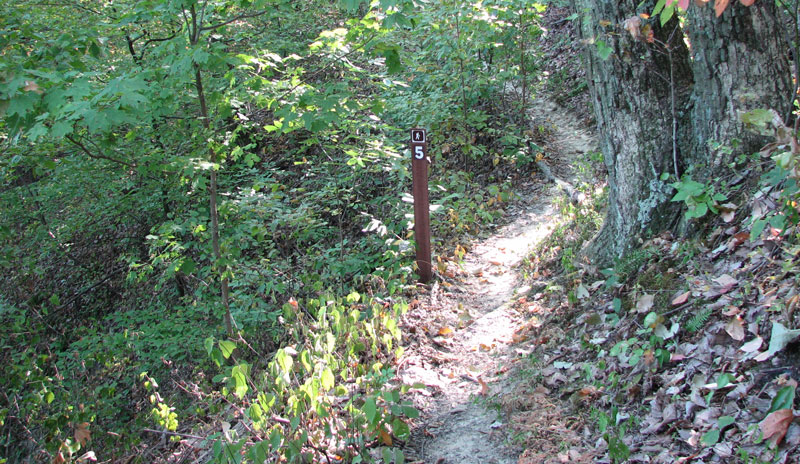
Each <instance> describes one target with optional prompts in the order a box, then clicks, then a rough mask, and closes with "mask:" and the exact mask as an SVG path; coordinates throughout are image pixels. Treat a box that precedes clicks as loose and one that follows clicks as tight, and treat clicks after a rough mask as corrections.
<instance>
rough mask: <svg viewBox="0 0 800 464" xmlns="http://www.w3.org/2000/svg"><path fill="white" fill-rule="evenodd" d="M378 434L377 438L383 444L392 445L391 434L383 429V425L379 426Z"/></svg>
mask: <svg viewBox="0 0 800 464" xmlns="http://www.w3.org/2000/svg"><path fill="white" fill-rule="evenodd" d="M379 435H380V437H379V438H380V440H381V442H382V443H383V444H384V445H386V446H392V436H391V435H389V433H388V432H387V431H386V430H384V429H383V427H381V428H380V431H379Z"/></svg>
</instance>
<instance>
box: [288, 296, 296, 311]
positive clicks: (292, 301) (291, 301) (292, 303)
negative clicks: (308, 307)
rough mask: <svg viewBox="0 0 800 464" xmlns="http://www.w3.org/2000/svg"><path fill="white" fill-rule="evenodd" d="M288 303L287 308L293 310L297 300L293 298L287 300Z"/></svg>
mask: <svg viewBox="0 0 800 464" xmlns="http://www.w3.org/2000/svg"><path fill="white" fill-rule="evenodd" d="M288 303H289V306H291V307H292V308H294V309H297V300H295V299H294V297H291V298H289V301H288Z"/></svg>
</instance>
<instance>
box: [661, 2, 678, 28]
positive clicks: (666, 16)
mask: <svg viewBox="0 0 800 464" xmlns="http://www.w3.org/2000/svg"><path fill="white" fill-rule="evenodd" d="M674 14H675V3H673V4H672V5H670V6H668V7H665V8H664V10H663V11H662V12H661V16H660V19H661V27H664V25H665V24H667V22H668V21H669V20H670V19H672V16H673V15H674Z"/></svg>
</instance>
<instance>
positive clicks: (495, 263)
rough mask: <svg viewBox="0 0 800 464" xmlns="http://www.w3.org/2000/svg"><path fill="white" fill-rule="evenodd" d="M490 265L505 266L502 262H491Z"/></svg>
mask: <svg viewBox="0 0 800 464" xmlns="http://www.w3.org/2000/svg"><path fill="white" fill-rule="evenodd" d="M489 264H491V265H492V266H502V265H503V263H501V262H500V261H489Z"/></svg>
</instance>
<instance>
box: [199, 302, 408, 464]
mask: <svg viewBox="0 0 800 464" xmlns="http://www.w3.org/2000/svg"><path fill="white" fill-rule="evenodd" d="M301 308H302V309H301ZM283 309H284V311H283V315H284V317H285V318H286V319H285V320H286V322H287V324H288V326H289V328H288V336H289V337H290V340H292V341H293V342H294V343H292V344H290V345H288V346H287V347H285V348H282V349H279V350H278V351H277V352H276V353H275V356H274V357H273V359H272V360H271V361H270V362H269V363H268V365H267V367H266V368H265V370H264V373H263V374H262V375H259V376H258V377H254V376H253V374H252V371H251V370H250V369H249V367H248V368H243V367H242V366H243V364H242V363H239V364H234V365H230V366H227V365H223V366H222V373H221V374H219V375H217V376H215V377H214V379H213V382H214V383H218V384H222V385H224V386H223V388H221V389H220V390H219V392H220V394H222V395H223V396H226V397H227V401H230V402H232V403H233V404H237V405H240V407H241V408H242V410H246V411H247V415H248V417H249V419H250V420H251V421H252V431H251V432H252V433H254V434H255V435H252V436H250V435H247V436H241V437H237V440H236V441H235V444H236V446H237V452H240V453H242V455H244V456H245V459H246V462H265V459H266V458H267V457H269V458H270V459H274V458H275V457H277V456H280V457H281V458H283V459H286V460H287V461H288V462H307V461H308V460H309V459H311V460H316V459H319V458H320V457H316V458H315V456H316V455H317V453H318V451H317V450H316V449H315V447H314V446H310V445H311V444H314V443H341V444H344V445H345V446H344V447H343V448H341V449H338V450H337V454H339V455H340V456H341V457H342V458H344V459H345V460H346V461H348V462H361V461H362V460H364V459H368V454H366V452H365V446H366V445H367V444H368V443H370V442H372V441H375V440H377V441H378V442H380V443H382V444H383V445H385V446H387V447H388V448H387V449H389V450H390V451H388V452H390V453H392V454H393V455H395V456H398V451H399V450H394V449H392V448H391V446H392V443H393V439H394V438H396V439H401V440H404V439H406V438H407V437H408V434H409V428H408V425H407V422H406V421H407V420H408V419H413V418H416V417H417V416H418V414H419V413H418V412H417V410H416V409H414V408H413V407H412V406H411V405H410V403H408V402H405V401H403V400H402V397H401V394H402V393H405V392H407V391H408V388H409V387H406V386H402V387H386V384H387V382H388V381H389V380H390V379H391V378H392V377H393V376H394V373H393V372H392V370H391V369H389V368H387V367H385V366H386V365H387V364H389V361H390V360H391V359H394V358H395V356H399V354H400V353H402V348H398V347H396V346H395V344H396V342H397V341H399V339H400V332H399V330H398V328H397V322H396V321H397V318H398V317H399V316H400V315H401V314H402V313H404V312H405V311H406V309H407V306H406V305H403V304H395V305H394V306H393V307H386V306H385V305H382V304H380V303H378V302H375V301H364V302H363V303H362V302H361V295H359V294H357V293H352V294H350V295H349V296H348V297H347V299H341V298H336V297H333V296H329V295H324V296H323V297H322V298H320V299H311V300H308V301H306V302H304V303H302V306H301V303H295V304H289V303H287V304H286V305H285V306H284V308H283ZM223 343H230V342H217V343H215V342H214V340H213V339H207V340H206V342H205V346H206V349H207V351H208V352H209V353H210V355H211V357H212V359H213V360H215V362H216V360H217V358H216V357H215V355H214V353H215V352H216V350H217V347H218V346H219V347H222V346H223ZM228 346H230V345H228ZM295 347H297V348H295ZM222 355H223V357H224V352H222ZM212 396H213V395H212ZM341 398H347V400H346V401H341ZM276 417H278V418H280V419H279V420H278V421H277V423H276V419H275V418H276ZM259 437H263V438H264V439H265V441H267V442H268V443H269V447H268V448H263V447H262V445H261V443H264V441H260V440H259V439H258V438H259ZM229 446H230V445H220V447H218V449H215V456H216V459H217V462H227V457H226V456H228V455H229V454H230V451H231V450H230V448H229ZM264 453H266V454H264Z"/></svg>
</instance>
